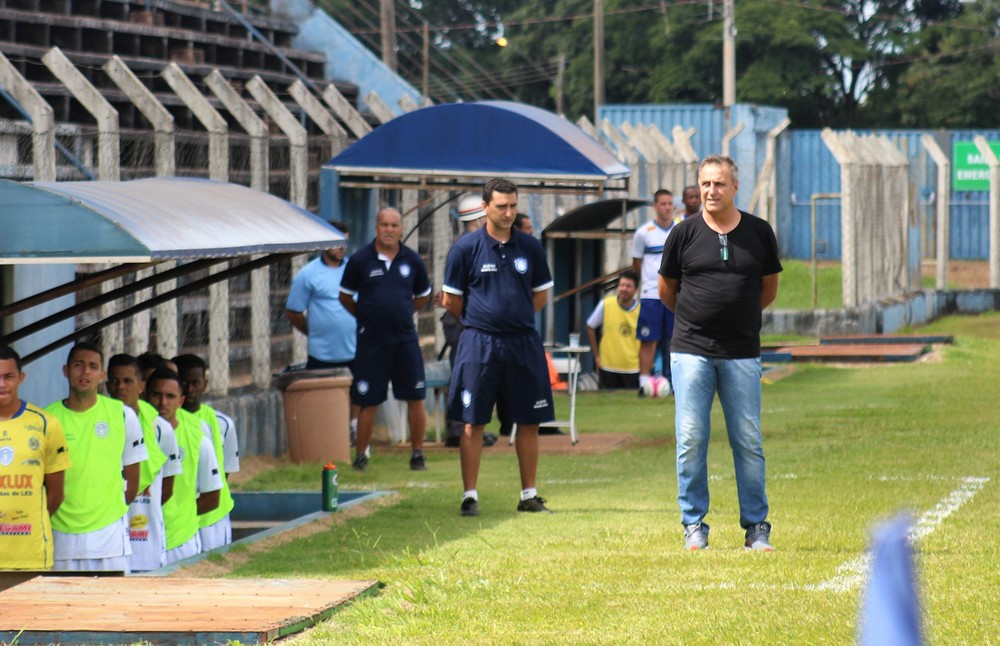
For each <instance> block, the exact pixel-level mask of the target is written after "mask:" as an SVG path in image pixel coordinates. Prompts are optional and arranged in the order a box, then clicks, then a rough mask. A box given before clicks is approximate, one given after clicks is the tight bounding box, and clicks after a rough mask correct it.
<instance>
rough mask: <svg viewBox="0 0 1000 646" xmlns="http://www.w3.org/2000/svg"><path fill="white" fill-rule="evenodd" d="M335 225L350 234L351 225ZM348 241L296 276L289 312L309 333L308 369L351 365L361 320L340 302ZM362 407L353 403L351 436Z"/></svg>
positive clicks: (296, 325) (346, 261) (296, 326)
mask: <svg viewBox="0 0 1000 646" xmlns="http://www.w3.org/2000/svg"><path fill="white" fill-rule="evenodd" d="M330 224H331V225H333V226H334V227H336V228H337V229H339V230H340V231H342V232H343V233H344V237H345V238H346V237H347V235H348V231H347V225H346V224H344V223H343V222H331V223H330ZM346 254H347V245H346V244H345V245H342V246H339V247H333V248H332V249H327V250H325V251H324V252H323V253H322V254H320V255H319V257H317V258H316V259H315V260H313V261H312V262H310V263H309V264H307V265H306V266H305V267H303V268H302V269H301V271H299V273H298V274H297V275H296V276H295V278H294V280H292V287H291V290H290V291H289V292H288V301H287V302H286V303H285V315H286V316H287V317H288V320H289V321H291V323H292V326H294V327H295V329H296V330H298V331H299V332H302V333H303V334H305V335H307V336H308V339H309V341H308V346H307V347H308V354H309V357H308V359H307V361H306V368H307V369H310V370H312V369H320V368H350V367H352V366H351V364H352V363H353V362H354V353H355V348H356V345H357V322H356V320H355V318H354V316H353V315H351V313H350V312H348V311H347V310H346V309H345V308H344V306H343V305H342V304H341V302H340V281H341V279H342V278H343V277H344V269H345V268H346V267H347V263H348V258H347V257H346ZM357 424H358V411H357V407H355V406H352V407H351V436H352V437H353V436H354V435H355V434H356V432H357Z"/></svg>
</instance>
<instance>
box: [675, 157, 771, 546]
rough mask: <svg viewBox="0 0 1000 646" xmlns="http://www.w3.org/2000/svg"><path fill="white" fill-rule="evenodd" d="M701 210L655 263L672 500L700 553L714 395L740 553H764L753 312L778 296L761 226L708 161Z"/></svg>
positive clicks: (729, 179)
mask: <svg viewBox="0 0 1000 646" xmlns="http://www.w3.org/2000/svg"><path fill="white" fill-rule="evenodd" d="M698 184H699V188H700V190H701V201H702V211H701V213H700V214H699V215H696V216H694V217H690V218H687V219H685V220H684V221H683V222H681V223H680V224H678V225H676V226H675V227H674V229H673V232H672V233H671V234H670V236H669V237H668V238H667V242H666V244H665V246H664V249H663V261H662V263H661V265H660V280H659V292H660V298H661V300H663V302H664V304H666V306H667V307H669V308H670V309H672V310H673V311H674V313H675V315H676V319H675V322H674V335H673V338H672V339H671V343H670V351H671V358H670V367H671V372H672V374H673V377H674V382H673V386H674V397H675V401H676V421H675V425H676V432H677V487H678V492H677V500H678V503H679V504H680V509H681V523H682V524H683V525H684V536H685V541H684V544H685V545H684V546H685V548H687V549H690V550H699V549H704V548H706V547H708V525H707V524H706V523H705V522H704V518H705V516H706V515H707V514H708V501H709V496H708V464H707V456H708V439H709V434H710V415H711V410H712V400H713V399H714V398H715V393H718V394H719V401H720V402H721V404H722V410H723V413H724V414H725V418H726V431H727V432H728V434H729V444H730V446H731V447H732V451H733V461H734V463H735V467H736V488H737V496H738V498H739V504H740V525H741V526H742V527H743V528H744V529H745V530H746V541H745V543H744V547H746V549H749V550H757V551H768V552H769V551H772V550H773V549H774V548H773V547H772V546H771V544H770V534H771V525H770V523H768V522H767V514H768V504H767V494H766V492H765V486H764V481H765V477H764V450H763V447H762V441H761V432H760V400H761V388H760V373H761V369H760V327H761V311H762V310H763V309H764V308H766V307H767V306H768V305H770V304H771V303H772V302H774V298H775V296H777V293H778V273H779V272H780V271H781V261H780V260H779V258H778V244H777V240H776V239H775V237H774V231H772V230H771V227H770V225H769V224H768V223H767V222H765V221H764V220H761V219H759V218H757V217H755V216H753V215H751V214H749V213H744V212H743V211H740V210H739V209H737V208H736V205H735V203H734V201H733V199H734V198H735V196H736V191H737V189H738V188H739V179H738V169H737V168H736V163H735V162H733V160H732V159H730V158H729V157H723V156H721V155H712V156H710V157H707V158H706V159H705V160H704V161H702V163H701V166H700V168H699V170H698Z"/></svg>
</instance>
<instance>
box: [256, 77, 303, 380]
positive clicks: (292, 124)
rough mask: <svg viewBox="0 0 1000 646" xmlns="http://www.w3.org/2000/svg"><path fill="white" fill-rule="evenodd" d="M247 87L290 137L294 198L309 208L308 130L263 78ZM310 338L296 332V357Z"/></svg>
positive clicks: (297, 264) (299, 259)
mask: <svg viewBox="0 0 1000 646" xmlns="http://www.w3.org/2000/svg"><path fill="white" fill-rule="evenodd" d="M246 88H247V91H249V92H250V95H251V96H253V98H254V99H256V100H257V103H259V104H260V106H261V107H262V108H263V109H264V111H265V112H267V114H268V116H270V117H271V119H273V120H274V122H275V123H276V124H277V126H278V128H279V129H280V130H281V131H282V132H283V133H285V136H286V137H288V148H289V151H288V152H289V169H288V170H289V173H290V177H289V180H290V198H291V199H290V200H289V201H290V202H292V203H293V204H295V205H297V206H301V207H302V208H306V206H307V202H308V195H307V186H308V184H307V182H308V179H309V161H308V149H307V147H306V146H307V143H308V133H306V129H305V128H304V127H303V126H302V124H301V123H299V120H298V119H297V118H296V117H295V115H293V114H292V113H291V112H290V111H289V110H288V108H286V107H285V105H284V104H283V103H282V102H281V100H280V99H278V97H277V96H276V95H275V94H274V92H272V91H271V88H269V87H268V86H267V84H266V83H264V81H263V80H262V79H261V78H260V76H254V77H253V78H252V79H250V82H249V83H247V85H246ZM305 261H306V257H305V256H302V255H299V256H295V257H293V258H292V262H291V265H292V267H291V269H292V275H293V276H294V275H295V274H297V273H298V272H299V270H300V269H302V267H303V266H305ZM306 343H307V339H306V336H305V335H304V334H293V335H292V361H293V362H302V361H305V360H306V356H307V354H306V353H307V351H308V348H307V345H306Z"/></svg>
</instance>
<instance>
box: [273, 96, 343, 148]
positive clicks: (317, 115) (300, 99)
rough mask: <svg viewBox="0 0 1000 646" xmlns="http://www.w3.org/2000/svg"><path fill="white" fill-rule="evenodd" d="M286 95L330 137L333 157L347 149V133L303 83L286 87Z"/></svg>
mask: <svg viewBox="0 0 1000 646" xmlns="http://www.w3.org/2000/svg"><path fill="white" fill-rule="evenodd" d="M288 93H289V94H291V95H292V98H293V99H295V102H296V103H298V104H299V105H300V106H302V109H303V110H305V111H306V114H308V115H309V118H310V119H312V120H313V123H315V124H316V125H317V127H319V129H320V130H322V131H323V133H324V134H325V135H327V136H328V137H330V146H331V148H332V151H333V154H334V155H336V154H337V153H339V152H340V151H342V150H343V149H344V148H347V131H346V130H344V127H343V126H342V125H340V122H339V121H337V120H336V119H335V118H334V117H333V115H332V114H330V113H329V112H327V109H326V108H325V107H323V104H322V103H321V102H320V100H319V99H317V98H316V95H314V94H313V93H312V92H310V91H309V88H307V87H306V84H305V83H303V82H302V81H295V82H294V83H292V84H291V85H289V86H288Z"/></svg>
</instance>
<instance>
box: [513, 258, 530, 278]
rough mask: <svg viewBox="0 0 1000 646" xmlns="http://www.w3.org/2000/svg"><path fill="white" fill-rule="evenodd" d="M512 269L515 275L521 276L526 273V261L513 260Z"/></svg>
mask: <svg viewBox="0 0 1000 646" xmlns="http://www.w3.org/2000/svg"><path fill="white" fill-rule="evenodd" d="M514 269H516V270H517V273H519V274H523V273H524V272H526V271H528V259H527V258H514Z"/></svg>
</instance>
